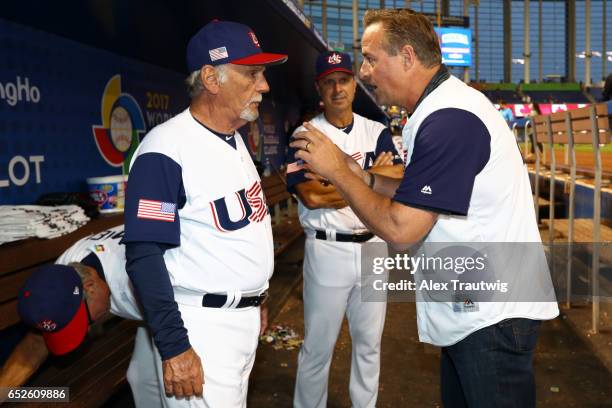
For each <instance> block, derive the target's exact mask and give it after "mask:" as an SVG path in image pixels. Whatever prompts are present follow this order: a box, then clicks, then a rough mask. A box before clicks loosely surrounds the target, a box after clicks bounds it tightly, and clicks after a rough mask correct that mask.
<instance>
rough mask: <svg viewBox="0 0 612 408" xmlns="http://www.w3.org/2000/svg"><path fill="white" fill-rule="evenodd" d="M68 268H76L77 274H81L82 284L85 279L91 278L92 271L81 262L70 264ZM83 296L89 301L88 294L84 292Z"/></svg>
mask: <svg viewBox="0 0 612 408" xmlns="http://www.w3.org/2000/svg"><path fill="white" fill-rule="evenodd" d="M68 266H70V267H71V268H74V270H75V271H76V273H77V274H79V277H80V278H81V282H83V281H84V280H85V279H87V278H89V277H90V276H91V269H89V267H88V266H87V265H84V264H82V263H79V262H70V263H69V264H68ZM83 296H84V297H85V299H87V292H85V291H83Z"/></svg>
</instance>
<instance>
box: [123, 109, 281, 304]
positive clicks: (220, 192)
mask: <svg viewBox="0 0 612 408" xmlns="http://www.w3.org/2000/svg"><path fill="white" fill-rule="evenodd" d="M128 188H129V189H131V190H130V192H129V194H128V196H127V202H126V215H125V224H126V235H125V238H124V241H125V242H157V243H165V244H168V245H169V246H170V247H171V248H170V249H168V250H166V252H165V254H164V261H165V264H166V267H167V269H168V272H169V276H170V280H171V283H172V286H173V287H174V288H175V290H176V289H177V288H181V289H185V290H188V291H194V292H196V293H225V292H232V291H242V292H243V293H245V292H257V291H263V290H264V289H265V288H267V285H268V280H269V278H270V276H271V275H272V271H273V268H274V246H273V242H272V226H271V220H270V215H269V211H268V207H267V205H266V202H265V197H264V193H263V190H262V187H261V181H260V178H259V176H258V174H257V170H256V169H255V166H254V164H253V161H252V160H251V157H250V155H249V152H248V150H247V148H246V146H245V145H244V142H243V141H242V138H241V136H240V134H239V133H238V132H235V133H234V135H222V134H218V133H216V132H213V131H211V130H210V129H208V128H206V127H205V126H204V125H203V124H201V123H199V122H198V121H197V120H196V119H195V118H194V117H193V116H192V115H191V113H190V111H189V109H186V110H185V111H183V112H182V113H180V114H178V115H177V116H175V117H173V118H172V119H170V120H168V121H166V122H164V123H162V124H161V125H159V126H157V127H155V128H154V129H153V130H151V131H150V132H149V133H148V134H147V136H146V137H145V139H144V140H143V142H142V143H141V145H140V146H139V148H138V150H137V152H136V153H135V155H134V158H133V160H132V166H131V169H130V183H129V187H128Z"/></svg>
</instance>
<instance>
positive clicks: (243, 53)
mask: <svg viewBox="0 0 612 408" xmlns="http://www.w3.org/2000/svg"><path fill="white" fill-rule="evenodd" d="M285 61H287V55H285V54H270V53H267V52H263V51H262V50H261V45H260V44H259V40H258V39H257V37H256V36H255V33H254V32H253V30H251V28H249V27H248V26H246V25H244V24H240V23H234V22H232V21H219V20H214V21H211V22H210V23H208V24H206V25H205V26H204V27H202V28H201V29H200V31H198V32H197V33H196V34H195V35H194V36H193V37H191V40H189V44H187V68H188V69H189V72H192V71H196V70H198V69H200V68H202V66H204V65H212V66H216V65H221V64H237V65H274V64H282V63H283V62H285Z"/></svg>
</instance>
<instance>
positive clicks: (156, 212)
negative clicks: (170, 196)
mask: <svg viewBox="0 0 612 408" xmlns="http://www.w3.org/2000/svg"><path fill="white" fill-rule="evenodd" d="M175 211H176V204H174V203H166V202H164V201H154V200H143V199H142V198H141V199H140V200H138V214H136V217H138V218H145V219H147V220H158V221H167V222H174V213H175Z"/></svg>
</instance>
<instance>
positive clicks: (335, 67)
mask: <svg viewBox="0 0 612 408" xmlns="http://www.w3.org/2000/svg"><path fill="white" fill-rule="evenodd" d="M316 71H317V78H316V79H317V80H319V79H321V78H323V77H324V76H325V75H329V74H331V73H332V72H336V71H341V72H346V73H347V74H351V75H355V73H354V72H353V64H352V63H351V57H350V55H348V54H347V53H345V52H338V51H328V52H324V53H323V54H321V55H319V57H318V58H317V66H316Z"/></svg>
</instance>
